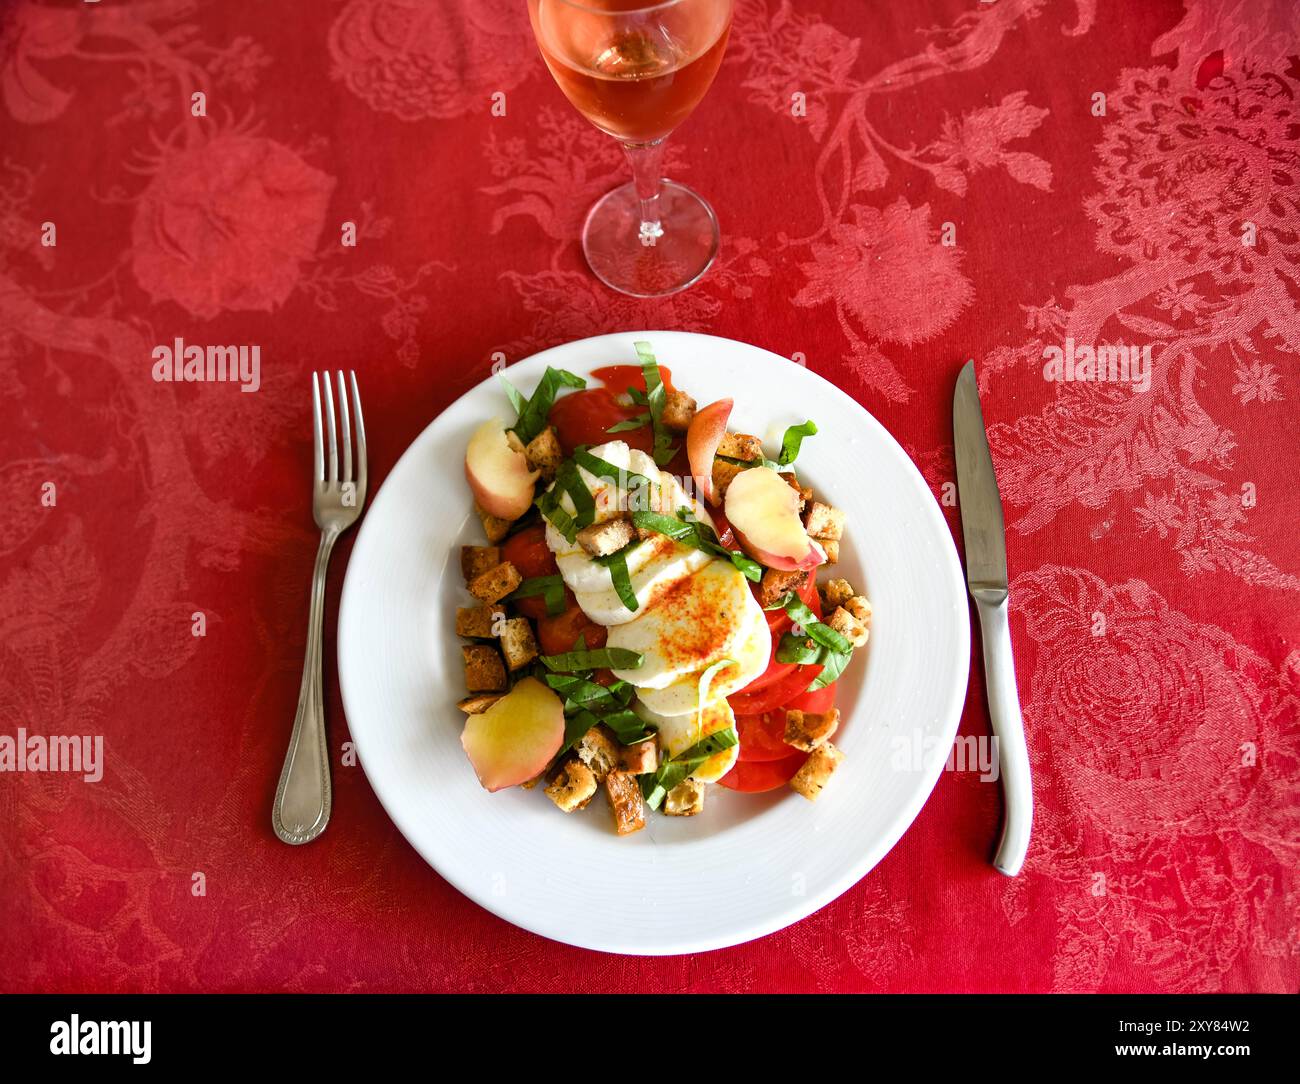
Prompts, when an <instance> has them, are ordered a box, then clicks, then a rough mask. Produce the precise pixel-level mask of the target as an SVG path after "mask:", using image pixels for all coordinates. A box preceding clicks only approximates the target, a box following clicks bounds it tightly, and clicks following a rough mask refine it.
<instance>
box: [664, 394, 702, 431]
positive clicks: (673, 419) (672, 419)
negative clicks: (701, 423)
mask: <svg viewBox="0 0 1300 1084" xmlns="http://www.w3.org/2000/svg"><path fill="white" fill-rule="evenodd" d="M694 417H695V400H694V399H692V398H691V397H690V396H689V395H687V394H686V393H685V392H684V391H670V392H669V393H668V394H667V395H665V396H664V409H663V413H662V414H661V415H660V416H659V420H660V421H662V422H663V424H664V426H665V427H666V428H668V429H671V430H673V431H674V432H677V433H685V432H686V430H687V429H689V428H690V427H691V419H692V418H694Z"/></svg>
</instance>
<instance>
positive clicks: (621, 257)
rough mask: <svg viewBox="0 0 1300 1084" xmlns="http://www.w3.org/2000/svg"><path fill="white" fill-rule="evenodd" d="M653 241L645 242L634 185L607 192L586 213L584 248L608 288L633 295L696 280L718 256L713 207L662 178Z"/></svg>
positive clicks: (669, 289) (666, 290)
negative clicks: (656, 232)
mask: <svg viewBox="0 0 1300 1084" xmlns="http://www.w3.org/2000/svg"><path fill="white" fill-rule="evenodd" d="M661 185H662V187H661V188H660V191H659V220H660V223H661V225H662V227H663V232H662V233H661V234H660V235H659V236H658V237H656V238H655V239H654V243H653V244H643V243H642V241H641V203H640V201H639V200H638V199H637V198H636V189H635V187H634V186H633V185H632V184H630V183H629V184H625V185H623V186H622V187H621V188H615V189H614V191H612V192H609V193H606V194H605V195H604V196H602V197H601V198H600V199H599V200H597V201H596V204H595V206H593V207H592V209H591V210H590V211H589V212H588V213H587V221H586V223H585V224H584V225H583V227H582V251H583V253H584V254H585V255H586V257H587V263H589V264H590V265H591V269H592V271H594V272H595V274H596V277H597V278H598V279H600V281H601V282H603V283H604V284H605V285H606V286H609V287H610V288H612V289H615V290H617V291H618V292H619V293H622V294H630V295H631V296H632V297H663V296H664V295H665V294H675V293H676V292H677V291H678V290H684V289H686V287H687V286H689V285H691V283H693V282H695V281H696V280H697V279H698V278H699V277H700V276H701V275H703V274H704V272H705V271H707V270H708V269H709V265H710V264H712V263H713V258H714V257H715V256H717V254H718V243H719V237H718V220H717V218H716V217H714V214H713V208H712V207H710V206H709V205H708V203H706V202H705V201H704V199H703V198H702V197H700V196H698V195H696V194H695V193H694V192H692V191H691V190H690V189H689V188H687V187H686V186H685V185H683V184H677V183H675V182H673V181H668V180H665V181H662V182H661Z"/></svg>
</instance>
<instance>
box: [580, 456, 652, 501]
mask: <svg viewBox="0 0 1300 1084" xmlns="http://www.w3.org/2000/svg"><path fill="white" fill-rule="evenodd" d="M573 462H575V463H576V464H577V465H578V466H580V467H581V468H582V469H583V470H585V471H586V472H587V473H588V474H591V475H594V476H595V477H597V478H603V479H605V481H607V482H613V483H614V484H615V485H616V486H618V487H619V488H620V489H626V490H633V489H641V488H642V487H649V486H650V485H651V484H652V483H651V482H650V479H649V478H647V477H646V476H645V475H644V474H637V472H636V471H631V470H624V469H623V468H622V467H616V466H614V464H613V463H610V462H608V461H607V460H604V459H601V458H600V457H599V456H595V455H592V454H591V452H589V451H588V450H587V448H586V446H585V445H579V446H578V447H577V448H575V449H574V450H573Z"/></svg>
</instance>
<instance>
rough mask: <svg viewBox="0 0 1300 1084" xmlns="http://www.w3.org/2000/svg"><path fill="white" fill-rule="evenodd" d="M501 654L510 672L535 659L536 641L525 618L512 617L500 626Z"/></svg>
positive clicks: (531, 627) (531, 628)
mask: <svg viewBox="0 0 1300 1084" xmlns="http://www.w3.org/2000/svg"><path fill="white" fill-rule="evenodd" d="M501 654H503V655H504V656H505V657H506V665H507V666H508V667H510V669H511V670H519V669H521V668H522V667H525V666H527V665H528V664H529V663H530V662H532V661H533V660H534V659H535V658H537V640H536V638H535V637H534V636H533V626H532V625H531V624H529V622H528V618H526V617H512V618H511V619H510V620H509V621H506V622H503V623H502V625H501Z"/></svg>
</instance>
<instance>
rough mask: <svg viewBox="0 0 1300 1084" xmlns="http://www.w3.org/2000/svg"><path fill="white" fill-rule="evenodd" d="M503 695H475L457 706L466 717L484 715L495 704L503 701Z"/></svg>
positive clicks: (466, 698)
mask: <svg viewBox="0 0 1300 1084" xmlns="http://www.w3.org/2000/svg"><path fill="white" fill-rule="evenodd" d="M501 696H502V694H501V693H475V694H474V695H472V696H467V697H465V698H464V699H463V700H461V701H460V703H458V704H457V705H456V706H457V707H458V708H460V710H461V711H463V712H464V713H465V714H466V715H482V714H483V712H485V711H487V709H488V708H490V707H491V706H492V705H493V704H495V703H496V702H497V701H498V700H500V699H501Z"/></svg>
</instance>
